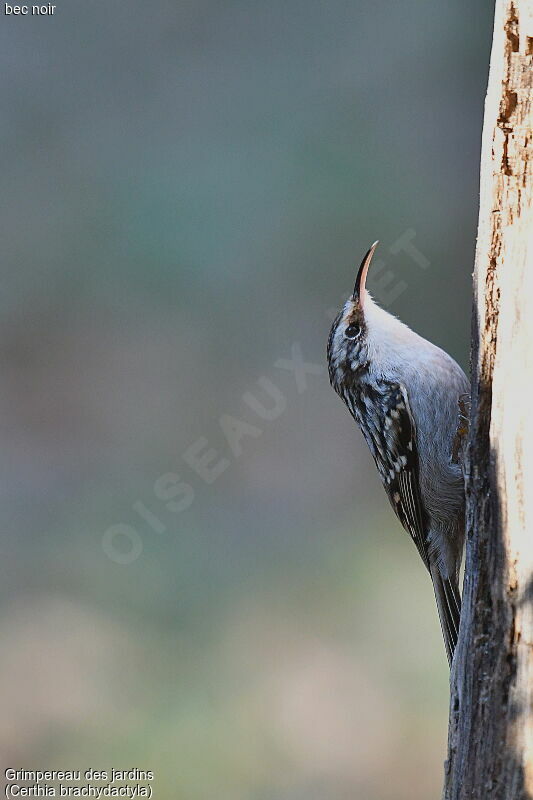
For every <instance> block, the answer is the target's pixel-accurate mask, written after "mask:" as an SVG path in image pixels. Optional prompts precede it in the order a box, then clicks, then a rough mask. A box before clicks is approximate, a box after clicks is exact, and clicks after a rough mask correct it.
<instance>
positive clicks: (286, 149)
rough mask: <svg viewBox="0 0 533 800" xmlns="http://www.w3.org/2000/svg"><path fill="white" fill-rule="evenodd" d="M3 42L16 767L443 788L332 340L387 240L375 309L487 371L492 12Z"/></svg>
mask: <svg viewBox="0 0 533 800" xmlns="http://www.w3.org/2000/svg"><path fill="white" fill-rule="evenodd" d="M0 22H1V39H2V46H1V51H0V52H1V56H0V58H1V64H2V72H1V74H2V80H1V88H0V92H1V98H2V117H3V124H2V128H1V131H2V133H1V135H2V149H1V160H2V168H1V172H2V185H3V191H2V209H1V214H0V225H1V243H2V244H1V248H2V262H3V280H2V291H1V293H0V359H1V370H2V389H1V392H0V398H1V426H2V427H1V453H2V460H3V470H2V472H3V480H2V483H1V485H2V491H3V501H2V506H1V508H2V511H1V513H2V519H3V525H2V527H3V557H2V559H1V568H2V580H1V584H0V585H1V595H2V603H1V607H0V636H1V639H2V645H3V658H2V662H1V665H0V674H1V680H0V693H1V696H0V704H1V706H2V720H1V722H0V754H1V756H0V758H1V761H2V767H6V766H10V767H24V768H26V769H30V768H38V767H39V768H40V767H50V768H81V769H86V768H88V767H94V768H105V767H108V768H109V767H110V766H114V767H118V768H122V769H124V768H131V767H134V766H136V767H139V768H143V769H152V770H154V771H155V774H156V779H155V783H154V787H155V796H156V797H158V798H162V799H163V800H167V799H168V800H170V798H185V800H206V799H207V800H300V799H303V798H305V799H306V800H314V799H315V798H316V800H324V799H327V800H347V798H355V797H357V798H365V800H403V799H404V798H405V800H418V798H420V800H422V798H424V800H426V799H427V798H428V797H437V796H440V784H441V773H442V762H443V759H444V755H445V738H446V725H447V667H446V659H445V655H444V648H443V645H442V642H441V636H440V631H439V626H438V621H437V615H436V611H435V609H434V605H433V598H432V590H431V585H430V582H429V579H428V578H427V577H426V575H425V574H424V571H423V569H422V567H421V565H420V563H419V559H418V556H417V554H416V551H415V548H414V547H413V546H412V544H411V543H410V542H409V541H408V538H407V537H406V536H405V534H404V533H403V531H402V530H401V528H400V526H399V524H398V523H397V522H396V520H395V518H394V517H393V514H392V512H391V510H390V508H389V505H388V503H387V501H386V499H385V496H384V494H383V492H382V489H381V486H380V484H379V479H378V477H377V473H376V472H375V469H374V467H373V464H372V462H371V459H370V456H369V454H368V453H367V451H366V446H365V444H364V442H363V440H362V437H361V436H360V434H359V432H358V431H357V430H356V428H355V426H354V424H353V423H352V421H351V419H350V417H349V415H348V413H347V412H346V410H345V409H344V407H343V406H342V404H341V403H340V401H339V400H338V398H337V397H336V396H335V395H334V393H333V392H332V391H331V389H330V388H329V385H328V380H327V374H326V371H325V343H326V339H327V334H328V329H329V324H330V319H331V310H332V309H333V308H335V307H336V306H338V305H339V303H340V301H341V298H342V297H343V295H346V294H347V293H348V292H349V291H350V289H351V287H352V285H353V279H354V275H355V271H356V267H357V265H358V262H359V260H360V258H361V256H362V254H363V252H364V251H365V250H366V248H367V247H368V246H369V244H370V243H371V242H372V241H373V240H374V239H376V238H379V239H380V240H381V245H380V249H379V250H378V253H377V256H376V261H377V263H376V267H375V271H374V274H373V275H372V278H371V281H370V284H371V288H373V290H374V294H375V296H376V298H377V299H378V300H380V301H381V302H382V303H383V305H385V306H386V307H387V308H389V309H390V310H391V311H393V313H395V314H398V315H399V316H400V317H401V318H402V319H403V320H404V321H406V322H407V323H408V324H410V325H412V326H413V327H415V328H416V330H417V331H419V332H420V333H421V334H423V335H424V336H426V337H428V338H430V339H432V340H433V341H435V342H436V343H437V344H439V345H441V346H443V347H445V348H446V349H448V350H449V351H450V352H451V353H452V355H453V356H455V357H456V358H457V359H458V360H459V361H460V363H461V364H462V365H463V366H464V367H465V368H466V367H467V363H468V337H469V325H470V319H469V318H470V281H471V279H470V274H471V269H472V260H473V250H474V242H475V228H476V221H477V183H478V162H479V149H480V134H481V123H482V110H483V99H484V92H485V84H486V76H487V65H488V56H489V49H490V39H491V27H492V9H491V8H490V4H486V3H483V2H481V0H475V2H472V3H470V4H467V5H465V4H464V3H460V2H458V0H455V1H454V2H450V3H441V2H436V0H431V1H430V2H425V3H421V2H415V1H414V0H410V1H407V2H402V3H391V2H388V3H387V2H376V3H372V4H368V3H363V2H344V0H329V1H328V2H324V1H323V0H320V1H319V0H306V2H302V0H285V2H282V1H281V0H271V1H270V2H269V3H259V2H242V0H228V2H218V3H217V2H213V0H184V1H183V2H181V1H180V0H175V1H174V2H172V1H171V0H154V2H150V3H149V2H140V0H128V2H125V1H124V0H122V2H113V3H104V2H102V0H91V2H81V0H57V10H56V12H55V15H54V16H53V17H38V18H36V17H30V16H28V17H13V16H11V17H6V16H4V15H3V14H2V15H1V18H0ZM413 247H414V248H416V249H415V250H413ZM300 354H301V358H302V359H303V361H304V362H306V364H307V366H306V367H305V368H304V370H303V372H302V370H300V371H299V372H297V373H295V371H294V369H293V368H291V367H293V366H294V360H295V359H296V360H298V358H299V355H300ZM280 360H281V363H280ZM287 361H289V362H291V361H292V362H293V363H292V364H291V363H287ZM309 365H311V366H309ZM250 395H253V397H255V403H254V401H253V399H251V398H250ZM273 395H275V396H274V397H273ZM258 403H260V405H261V406H262V407H263V410H262V411H261V408H259V406H258ZM254 406H255V410H254ZM258 408H259V411H260V414H258V413H257V410H258ZM224 415H225V416H224ZM261 416H263V417H268V418H267V419H261ZM236 420H237V422H236ZM244 423H246V425H244ZM224 432H225V433H226V435H224ZM228 435H229V437H230V440H231V442H230V443H228ZM237 438H239V441H237ZM231 444H232V445H233V448H232V447H231V446H230V445H231ZM211 451H214V452H211ZM198 461H200V462H201V465H199V464H198ZM195 462H196V468H195V466H194V465H195ZM206 470H207V477H208V478H209V480H210V482H206V480H205V477H206V476H205V475H204V477H202V476H201V475H200V474H198V472H199V471H200V472H202V473H205V472H206Z"/></svg>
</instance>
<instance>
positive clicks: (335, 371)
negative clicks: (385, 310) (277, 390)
mask: <svg viewBox="0 0 533 800" xmlns="http://www.w3.org/2000/svg"><path fill="white" fill-rule="evenodd" d="M377 246H378V242H374V244H373V245H372V247H371V248H370V249H369V250H368V252H367V253H366V255H365V257H364V258H363V260H362V261H361V266H360V267H359V271H358V272H357V278H356V279H355V286H354V288H353V292H352V294H351V296H350V297H349V298H348V300H347V301H346V303H345V304H344V306H343V308H342V310H341V311H340V312H339V314H338V315H337V317H336V318H335V320H334V322H333V325H332V326H331V331H330V334H329V340H328V368H329V377H330V381H331V384H332V386H333V387H334V388H335V389H336V390H337V391H339V389H340V388H341V387H342V386H344V385H346V384H348V383H350V382H351V381H353V379H354V378H356V376H357V374H358V373H359V372H360V371H361V370H365V369H367V368H368V365H369V359H370V348H369V345H370V332H369V317H370V314H369V311H370V310H371V307H372V310H373V309H374V308H376V306H375V305H374V303H373V301H372V298H371V297H370V295H369V294H368V292H367V289H366V276H367V273H368V268H369V266H370V262H371V261H372V256H373V255H374V251H375V249H376V247H377ZM370 324H371V323H370Z"/></svg>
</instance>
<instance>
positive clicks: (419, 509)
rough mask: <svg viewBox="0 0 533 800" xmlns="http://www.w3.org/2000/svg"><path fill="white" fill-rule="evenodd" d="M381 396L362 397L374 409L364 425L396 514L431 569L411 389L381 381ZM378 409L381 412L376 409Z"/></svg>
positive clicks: (366, 436)
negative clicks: (407, 389) (411, 406)
mask: <svg viewBox="0 0 533 800" xmlns="http://www.w3.org/2000/svg"><path fill="white" fill-rule="evenodd" d="M378 393H379V399H378V400H377V402H376V399H377V398H375V397H368V396H365V393H364V392H363V393H362V397H361V399H362V401H363V403H364V404H366V405H367V410H369V409H371V410H372V413H368V414H367V415H365V419H366V420H368V421H369V423H368V424H367V425H364V426H363V425H362V426H361V428H362V430H363V434H364V436H365V438H366V440H367V443H368V446H369V447H370V451H371V453H372V455H373V456H374V460H375V462H376V466H377V468H378V471H379V474H380V476H381V479H382V481H383V485H384V487H385V491H386V492H387V495H388V498H389V500H390V502H391V505H392V507H393V509H394V512H395V513H396V516H397V517H398V519H399V520H400V522H401V523H402V525H403V527H404V528H405V530H406V531H407V532H408V533H409V534H410V535H411V538H412V539H413V541H414V543H415V545H416V547H417V549H418V552H419V553H420V557H421V558H422V561H423V562H424V564H425V565H426V567H427V568H428V569H429V556H428V547H427V524H426V522H425V517H426V515H425V512H424V506H423V503H422V498H421V496H420V488H419V477H418V472H419V465H418V450H417V445H416V429H415V423H414V419H413V415H412V413H411V408H410V406H409V399H408V397H407V391H406V389H405V387H404V386H402V384H400V383H393V382H390V381H380V383H379V389H378ZM376 412H377V413H376Z"/></svg>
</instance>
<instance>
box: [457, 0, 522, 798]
mask: <svg viewBox="0 0 533 800" xmlns="http://www.w3.org/2000/svg"><path fill="white" fill-rule="evenodd" d="M531 37H533V0H513V2H508V1H507V0H497V2H496V14H495V24H494V39H493V48H492V54H491V64H490V75H489V86H488V91H487V99H486V106H485V120H484V128H483V145H482V158H481V181H480V193H481V197H480V214H479V228H478V242H477V250H476V263H475V273H474V294H475V297H474V319H473V326H472V405H471V420H470V434H469V440H468V446H467V452H466V490H467V549H466V566H465V583H464V593H463V614H462V618H461V630H460V636H459V644H458V648H457V653H456V657H455V661H454V665H453V670H452V676H451V703H450V729H449V742H448V760H447V762H446V768H445V785H444V794H443V797H444V798H445V800H463V799H465V800H466V798H468V800H474V799H478V800H486V799H487V798H491V800H492V798H495V799H496V798H497V800H526V798H527V799H528V800H531V798H533V708H532V701H533V425H532V420H533V356H532V350H533V174H532V167H533V143H532V136H533V89H532V87H533V38H531Z"/></svg>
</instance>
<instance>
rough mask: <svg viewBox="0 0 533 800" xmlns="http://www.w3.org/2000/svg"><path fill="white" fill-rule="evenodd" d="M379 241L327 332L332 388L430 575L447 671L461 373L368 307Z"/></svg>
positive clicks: (456, 552)
mask: <svg viewBox="0 0 533 800" xmlns="http://www.w3.org/2000/svg"><path fill="white" fill-rule="evenodd" d="M377 245H378V242H374V244H373V245H372V246H371V247H370V249H369V250H368V251H367V253H366V254H365V256H364V258H363V260H362V262H361V265H360V267H359V270H358V273H357V278H356V281H355V286H354V290H353V292H352V294H351V296H350V297H349V298H348V300H347V301H346V302H345V304H344V306H343V307H342V309H341V310H340V312H339V313H338V314H337V316H336V318H335V320H334V321H333V324H332V326H331V330H330V333H329V338H328V344H327V361H328V371H329V378H330V383H331V385H332V387H333V388H334V389H335V391H336V392H337V394H338V395H339V396H340V398H341V399H342V400H343V401H344V403H345V404H346V406H347V408H348V410H349V411H350V413H351V415H352V417H353V418H354V419H355V421H356V422H357V423H358V425H359V427H360V429H361V432H362V434H363V436H364V438H365V440H366V443H367V445H368V447H369V449H370V452H371V454H372V456H373V458H374V461H375V463H376V466H377V469H378V472H379V475H380V478H381V481H382V483H383V486H384V488H385V492H386V494H387V497H388V499H389V501H390V503H391V505H392V508H393V510H394V512H395V514H396V516H397V517H398V519H399V521H400V522H401V524H402V526H403V527H404V529H405V530H406V531H407V533H408V534H409V535H410V537H411V538H412V540H413V542H414V544H415V545H416V548H417V550H418V553H419V555H420V557H421V559H422V561H423V563H424V565H425V567H426V569H427V571H428V572H429V575H430V577H431V580H432V583H433V589H434V593H435V599H436V603H437V609H438V614H439V619H440V625H441V629H442V634H443V638H444V644H445V648H446V654H447V657H448V663H449V665H450V667H451V664H452V660H453V654H454V651H455V647H456V644H457V638H458V633H459V621H460V615H461V595H460V592H459V570H460V566H461V560H462V552H463V543H464V535H465V492H464V478H463V473H462V468H461V466H460V464H459V463H457V461H458V459H457V458H455V457H454V451H455V442H456V437H457V435H458V431H459V430H460V428H459V418H460V411H459V408H460V405H459V404H460V402H461V399H463V402H464V398H466V397H468V391H469V386H468V381H467V378H466V375H465V373H464V372H463V370H462V369H461V367H460V366H459V365H458V364H457V363H456V362H455V361H454V359H453V358H451V356H449V355H448V353H446V352H445V351H444V350H441V349H440V347H437V346H436V345H434V344H432V343H431V342H429V341H427V339H424V338H423V337H422V336H419V335H418V334H417V333H415V332H414V331H413V330H411V329H410V328H409V327H408V326H407V325H405V324H404V323H403V322H401V321H400V320H399V319H397V318H396V317H395V316H393V315H392V314H390V313H389V312H388V311H385V310H384V309H383V308H381V307H380V306H379V305H378V304H377V303H376V302H374V300H373V298H372V296H371V295H370V293H369V292H368V290H367V288H366V278H367V273H368V269H369V267H370V263H371V261H372V256H373V255H374V251H375V249H376V247H377Z"/></svg>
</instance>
